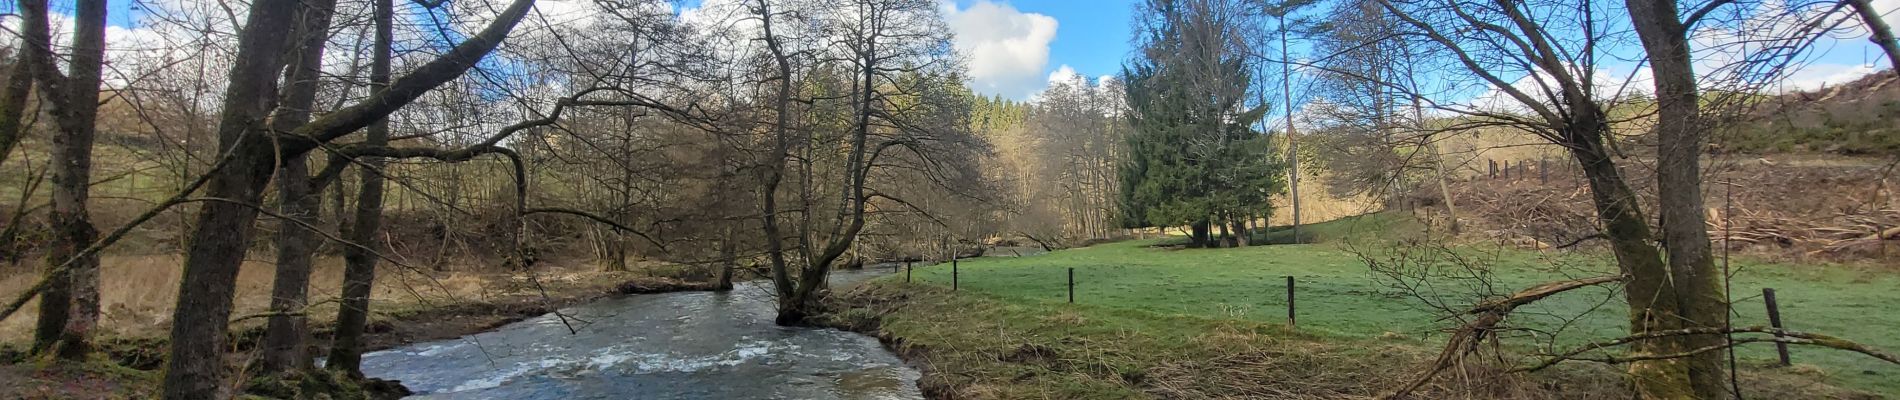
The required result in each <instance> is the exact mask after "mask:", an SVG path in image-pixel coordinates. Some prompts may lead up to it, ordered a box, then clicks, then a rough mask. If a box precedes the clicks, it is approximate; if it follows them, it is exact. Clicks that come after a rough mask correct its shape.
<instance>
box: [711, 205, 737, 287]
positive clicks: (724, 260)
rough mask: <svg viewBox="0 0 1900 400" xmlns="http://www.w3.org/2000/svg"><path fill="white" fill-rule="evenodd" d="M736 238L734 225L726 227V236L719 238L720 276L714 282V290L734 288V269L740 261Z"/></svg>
mask: <svg viewBox="0 0 1900 400" xmlns="http://www.w3.org/2000/svg"><path fill="white" fill-rule="evenodd" d="M728 224H730V222H729V223H728ZM734 239H736V238H734V237H733V231H732V227H730V226H728V227H726V235H725V238H724V239H720V240H719V278H718V280H717V281H714V282H713V290H714V291H720V292H724V291H729V290H732V269H733V267H734V266H736V265H737V264H738V263H739V260H738V259H737V257H738V249H739V241H738V240H734Z"/></svg>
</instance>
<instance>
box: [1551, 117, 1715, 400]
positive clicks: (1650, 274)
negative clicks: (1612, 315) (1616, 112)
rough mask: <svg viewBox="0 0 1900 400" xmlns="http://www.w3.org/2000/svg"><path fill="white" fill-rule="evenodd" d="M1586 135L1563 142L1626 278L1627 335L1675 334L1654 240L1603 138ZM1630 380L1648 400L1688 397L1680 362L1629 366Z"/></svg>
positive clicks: (1642, 350) (1641, 345)
mask: <svg viewBox="0 0 1900 400" xmlns="http://www.w3.org/2000/svg"><path fill="white" fill-rule="evenodd" d="M1573 126H1577V125H1573ZM1583 126H1598V125H1595V124H1591V125H1583ZM1585 129H1589V128H1585ZM1585 129H1578V130H1576V131H1572V132H1568V133H1566V136H1568V137H1571V138H1576V139H1577V140H1574V141H1573V143H1570V147H1571V154H1572V155H1573V156H1575V157H1576V159H1577V161H1578V163H1579V164H1580V165H1581V166H1582V167H1583V173H1584V176H1585V177H1586V179H1587V180H1588V181H1589V183H1590V193H1591V203H1592V204H1593V205H1594V206H1595V208H1596V210H1597V219H1598V220H1600V221H1601V223H1602V224H1603V227H1604V232H1605V235H1604V236H1606V237H1608V238H1609V241H1610V249H1611V253H1612V254H1614V255H1615V256H1616V264H1617V266H1618V267H1619V268H1620V269H1621V270H1622V272H1623V274H1625V275H1628V276H1629V282H1628V284H1627V285H1626V286H1625V288H1624V290H1623V294H1624V299H1625V300H1626V301H1627V302H1628V304H1629V320H1630V321H1629V322H1630V331H1631V332H1633V333H1644V332H1650V331H1662V330H1670V329H1675V328H1679V327H1681V322H1680V320H1679V318H1678V315H1677V312H1676V310H1677V309H1678V307H1677V302H1676V294H1675V290H1676V289H1675V287H1674V286H1672V285H1671V284H1670V276H1669V271H1668V268H1667V267H1666V266H1664V265H1663V261H1662V254H1661V252H1659V251H1657V250H1656V247H1655V246H1653V245H1651V243H1650V242H1652V241H1653V239H1654V237H1652V236H1651V231H1650V227H1649V223H1648V222H1647V221H1646V219H1645V218H1644V217H1643V212H1642V210H1641V209H1640V208H1639V207H1638V206H1637V201H1638V200H1637V197H1636V193H1635V192H1634V191H1632V190H1630V187H1629V185H1628V184H1627V183H1625V182H1626V181H1624V180H1623V176H1622V172H1621V171H1618V170H1617V167H1616V162H1615V161H1614V159H1612V158H1611V157H1610V156H1609V153H1608V152H1607V151H1606V150H1607V149H1605V148H1604V146H1603V144H1602V140H1603V139H1602V133H1601V132H1600V131H1590V130H1585ZM1631 348H1632V349H1633V350H1634V352H1635V353H1637V354H1676V353H1680V352H1683V351H1685V350H1686V349H1684V348H1682V347H1681V346H1680V345H1679V343H1678V342H1677V341H1674V340H1666V339H1658V340H1646V341H1641V342H1636V343H1633V344H1631ZM1629 374H1630V379H1631V381H1632V382H1633V383H1635V384H1636V385H1637V391H1638V392H1641V393H1644V394H1645V396H1649V397H1647V398H1687V396H1689V395H1690V394H1691V393H1690V392H1689V390H1690V389H1689V383H1690V382H1689V367H1688V365H1687V362H1685V361H1683V360H1682V359H1663V360H1651V361H1638V362H1633V363H1630V365H1629Z"/></svg>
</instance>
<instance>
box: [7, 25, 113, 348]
mask: <svg viewBox="0 0 1900 400" xmlns="http://www.w3.org/2000/svg"><path fill="white" fill-rule="evenodd" d="M44 7H45V3H44V2H38V4H36V5H35V6H34V7H31V8H34V9H35V10H32V11H28V12H29V13H35V14H37V16H34V17H29V19H28V22H27V23H28V24H35V25H38V26H37V27H35V28H32V29H36V30H40V32H46V30H47V29H48V28H47V26H46V25H45V24H46V14H45V8H44ZM75 11H76V12H77V14H76V15H75V18H76V19H77V21H75V22H76V25H77V27H76V28H75V31H74V32H73V48H72V50H73V54H72V56H71V58H70V61H69V64H68V66H67V70H68V71H69V72H70V73H71V74H72V75H71V76H69V77H63V76H59V71H58V70H56V69H54V68H52V67H51V66H50V65H49V64H50V63H51V60H53V59H54V57H53V56H52V51H51V48H50V47H47V46H46V45H48V44H50V42H49V41H46V40H41V39H42V38H43V37H40V36H37V33H36V34H33V35H35V36H29V38H30V39H29V44H28V47H27V48H25V50H26V51H30V52H37V53H39V54H38V55H36V56H33V57H32V58H31V59H33V60H35V64H38V66H36V67H33V69H32V70H33V71H35V72H36V74H37V75H39V78H38V80H39V81H40V83H41V87H42V88H43V91H44V92H46V93H45V94H46V95H47V96H49V97H51V98H52V99H53V101H52V104H53V112H52V114H53V116H54V119H55V120H56V122H57V123H58V125H59V133H58V134H56V135H54V136H53V157H52V163H51V165H50V167H51V168H52V170H53V179H52V182H53V188H52V189H53V190H52V195H53V211H52V222H53V232H54V233H53V235H54V239H53V245H52V251H50V252H48V254H47V257H46V266H47V275H48V276H47V278H48V279H51V280H52V281H53V282H54V283H55V285H54V286H56V287H55V288H49V290H48V291H47V292H46V294H45V295H43V296H41V297H40V318H39V326H38V330H37V331H36V333H35V335H34V348H35V349H36V350H38V351H50V352H53V353H55V354H56V355H57V356H58V357H59V358H61V359H66V360H75V361H76V360H83V359H85V357H86V354H87V353H90V352H91V343H90V342H91V337H92V329H93V328H94V327H96V326H98V324H99V259H98V256H96V255H87V256H85V257H84V258H83V259H81V260H77V262H76V263H74V264H72V265H71V267H69V268H66V269H61V268H60V266H61V265H62V264H65V263H66V261H67V260H69V259H71V258H73V257H74V256H77V255H79V254H78V253H79V250H80V249H82V248H84V247H86V246H88V245H91V244H92V242H93V240H94V239H95V238H97V237H98V236H99V231H98V230H97V229H95V228H93V226H92V217H91V214H90V213H89V212H87V209H86V206H87V203H88V200H89V198H90V197H91V185H92V182H91V177H92V145H93V139H94V136H95V133H96V131H97V125H96V124H95V120H96V119H97V116H98V114H99V83H100V70H101V69H102V68H103V66H104V60H105V29H106V3H105V1H104V0H81V1H80V2H79V3H78V5H77V7H76V10H75Z"/></svg>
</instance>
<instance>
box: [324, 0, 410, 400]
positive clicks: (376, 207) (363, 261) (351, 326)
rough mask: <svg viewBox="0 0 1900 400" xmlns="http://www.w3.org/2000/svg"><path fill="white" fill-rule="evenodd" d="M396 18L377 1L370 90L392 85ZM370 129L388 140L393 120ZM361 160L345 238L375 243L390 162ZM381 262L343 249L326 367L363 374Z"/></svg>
mask: <svg viewBox="0 0 1900 400" xmlns="http://www.w3.org/2000/svg"><path fill="white" fill-rule="evenodd" d="M394 18H395V4H394V0H375V12H374V19H375V21H376V40H375V44H373V45H372V46H371V47H370V57H372V59H371V61H370V72H369V80H370V87H371V90H372V91H375V90H382V89H383V88H386V87H388V86H389V68H390V67H389V64H390V57H392V54H391V53H392V51H391V46H390V41H391V37H390V35H391V30H392V25H393V23H394ZM368 134H369V135H368V137H366V138H364V139H363V141H364V143H365V144H367V145H370V146H382V145H385V144H388V143H389V120H388V119H387V118H383V119H378V120H377V121H376V122H374V123H371V124H370V125H369V129H368ZM362 162H363V166H362V171H363V173H362V174H361V175H360V176H361V178H360V179H361V180H360V182H361V184H362V186H361V187H359V188H357V196H356V210H355V211H356V212H355V214H356V215H355V217H354V219H355V222H352V223H351V224H350V231H349V232H347V234H346V235H344V239H346V240H349V241H351V242H355V243H356V244H358V245H360V246H369V247H374V246H375V245H374V243H376V234H377V232H378V231H380V230H382V219H383V171H382V169H383V166H384V165H385V163H386V161H385V160H384V159H383V158H381V157H369V158H367V159H364V160H362ZM377 261H378V260H377V259H376V255H374V254H371V253H370V252H369V250H368V249H365V248H363V247H358V246H350V247H346V248H344V249H343V263H344V266H343V303H342V306H341V307H338V308H337V314H336V337H335V339H334V341H333V342H332V343H331V345H330V358H329V359H328V360H325V363H324V368H328V369H330V370H332V371H340V372H343V373H347V374H350V375H351V376H362V375H363V372H362V364H363V342H362V340H363V331H364V328H365V327H366V326H367V325H368V323H369V296H370V293H371V290H370V289H372V288H373V285H374V284H375V281H376V262H377Z"/></svg>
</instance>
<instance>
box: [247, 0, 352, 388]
mask: <svg viewBox="0 0 1900 400" xmlns="http://www.w3.org/2000/svg"><path fill="white" fill-rule="evenodd" d="M303 4H304V5H303V7H301V8H299V9H298V11H297V15H296V17H295V19H296V21H297V33H296V35H295V36H294V37H296V38H297V40H298V41H299V42H298V45H297V47H296V48H295V49H294V50H295V52H294V54H292V57H291V60H290V63H289V65H290V67H289V68H288V69H286V70H285V72H284V80H285V82H286V83H287V85H286V87H285V91H284V93H282V95H281V96H279V97H281V99H282V101H283V105H282V106H280V107H278V108H277V110H276V111H275V112H274V113H273V115H272V116H271V127H272V129H274V130H279V131H288V130H291V129H295V128H296V127H297V126H299V125H303V124H304V123H307V122H309V121H310V113H311V112H312V110H311V108H312V107H313V106H314V105H315V104H316V98H317V89H318V86H317V81H318V77H319V76H320V74H321V73H322V70H321V68H322V67H323V64H322V62H323V52H324V44H325V43H326V42H327V41H328V39H329V36H328V31H329V29H330V14H331V13H332V12H333V11H334V8H335V6H336V2H335V0H307V2H306V3H303ZM308 158H309V154H308V153H305V154H299V155H296V156H291V157H287V158H286V159H285V160H284V165H283V167H281V168H279V169H278V171H277V176H278V179H277V199H278V212H279V213H280V214H283V215H284V216H285V217H288V218H292V219H294V220H296V221H300V223H299V222H292V221H284V223H283V224H280V226H279V227H278V231H277V271H276V274H275V276H274V278H273V279H272V281H271V303H270V311H271V312H272V313H273V314H271V316H270V319H269V321H267V322H266V324H265V328H264V342H263V350H262V353H263V354H262V360H261V362H260V364H259V369H260V371H259V372H260V373H262V374H265V375H269V374H275V373H281V372H286V371H293V370H303V369H309V368H310V367H311V359H310V354H309V352H308V351H307V346H306V345H305V342H306V341H307V340H309V324H308V319H309V318H308V317H307V316H306V315H304V307H305V306H306V305H308V303H309V294H308V293H307V292H308V290H309V288H310V271H311V263H312V261H311V260H312V259H313V258H314V257H315V255H316V251H317V246H318V244H319V242H318V239H317V235H316V232H313V231H311V230H310V229H307V228H305V227H304V226H317V224H318V222H317V215H318V213H319V208H320V207H319V205H318V204H319V203H320V202H321V200H320V198H321V197H322V190H321V186H322V184H321V183H317V182H312V181H311V179H310V178H309V176H310V166H309V163H308Z"/></svg>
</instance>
